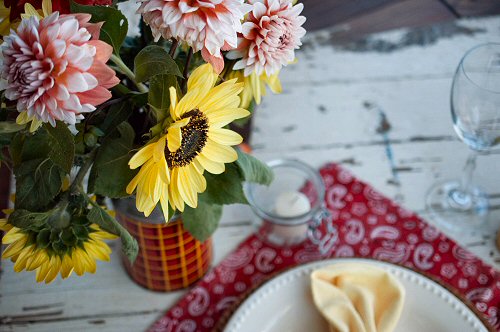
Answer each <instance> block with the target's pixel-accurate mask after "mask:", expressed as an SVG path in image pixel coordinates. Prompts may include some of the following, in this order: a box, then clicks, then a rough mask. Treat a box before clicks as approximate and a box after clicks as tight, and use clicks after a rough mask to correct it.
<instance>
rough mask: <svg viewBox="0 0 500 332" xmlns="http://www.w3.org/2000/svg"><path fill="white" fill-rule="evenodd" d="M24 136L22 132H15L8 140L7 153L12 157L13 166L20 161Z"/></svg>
mask: <svg viewBox="0 0 500 332" xmlns="http://www.w3.org/2000/svg"><path fill="white" fill-rule="evenodd" d="M25 138H26V136H24V135H23V134H22V133H17V134H16V135H15V136H14V137H13V138H12V141H11V142H10V145H9V154H10V157H11V158H12V162H13V163H14V166H17V165H19V164H20V163H21V161H22V153H23V145H24V139H25Z"/></svg>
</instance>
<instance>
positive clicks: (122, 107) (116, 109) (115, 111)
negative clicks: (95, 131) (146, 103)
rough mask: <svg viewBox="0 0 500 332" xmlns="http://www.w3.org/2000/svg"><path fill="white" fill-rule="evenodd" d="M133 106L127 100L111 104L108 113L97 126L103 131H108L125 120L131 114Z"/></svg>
mask: <svg viewBox="0 0 500 332" xmlns="http://www.w3.org/2000/svg"><path fill="white" fill-rule="evenodd" d="M132 111H133V108H132V107H130V104H128V103H127V102H123V103H119V104H116V105H113V106H111V107H110V108H109V111H108V114H107V115H106V118H105V119H104V121H103V123H102V124H100V125H99V128H100V129H101V130H102V131H103V132H105V133H110V132H112V131H114V130H115V129H116V127H117V126H118V125H119V124H121V123H122V122H123V121H125V120H127V119H128V118H129V117H130V115H132Z"/></svg>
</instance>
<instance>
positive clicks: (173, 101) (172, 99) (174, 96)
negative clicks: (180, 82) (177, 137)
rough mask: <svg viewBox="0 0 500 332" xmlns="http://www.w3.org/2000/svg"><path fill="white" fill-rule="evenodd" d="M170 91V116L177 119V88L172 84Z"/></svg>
mask: <svg viewBox="0 0 500 332" xmlns="http://www.w3.org/2000/svg"><path fill="white" fill-rule="evenodd" d="M168 91H169V94H170V116H171V117H172V119H177V117H176V116H175V107H176V106H177V90H176V89H175V88H174V87H173V86H171V87H170V88H169V89H168Z"/></svg>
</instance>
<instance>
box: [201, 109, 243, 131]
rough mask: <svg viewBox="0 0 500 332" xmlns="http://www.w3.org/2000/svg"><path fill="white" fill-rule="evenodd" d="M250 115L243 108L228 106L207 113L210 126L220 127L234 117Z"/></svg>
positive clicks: (239, 117) (234, 118)
mask: <svg viewBox="0 0 500 332" xmlns="http://www.w3.org/2000/svg"><path fill="white" fill-rule="evenodd" d="M248 115H250V112H249V111H247V110H246V109H244V108H228V109H225V110H221V111H218V112H214V113H210V114H207V118H208V121H209V123H210V127H211V128H212V127H213V128H222V127H224V126H225V125H227V124H229V123H231V122H233V121H234V120H236V119H241V118H244V117H246V116H248Z"/></svg>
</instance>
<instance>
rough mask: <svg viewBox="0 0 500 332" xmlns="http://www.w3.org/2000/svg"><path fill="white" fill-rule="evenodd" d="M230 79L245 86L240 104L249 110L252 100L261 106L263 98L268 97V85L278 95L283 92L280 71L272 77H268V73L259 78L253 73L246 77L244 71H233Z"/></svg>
mask: <svg viewBox="0 0 500 332" xmlns="http://www.w3.org/2000/svg"><path fill="white" fill-rule="evenodd" d="M229 77H230V78H237V79H238V82H242V83H243V84H244V87H243V91H242V92H241V103H240V107H242V108H249V107H250V104H251V103H252V100H255V103H256V104H257V105H259V104H260V103H261V101H262V97H263V96H265V95H266V85H267V86H268V87H269V88H270V89H271V91H272V92H273V93H276V94H278V93H281V92H282V91H283V90H282V87H281V82H280V79H279V71H278V72H276V73H275V74H273V75H271V76H267V75H266V73H263V74H262V75H260V76H258V75H257V74H256V73H255V72H253V73H252V74H250V75H249V76H246V77H245V76H244V75H243V71H242V70H233V71H231V73H230V74H229Z"/></svg>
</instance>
